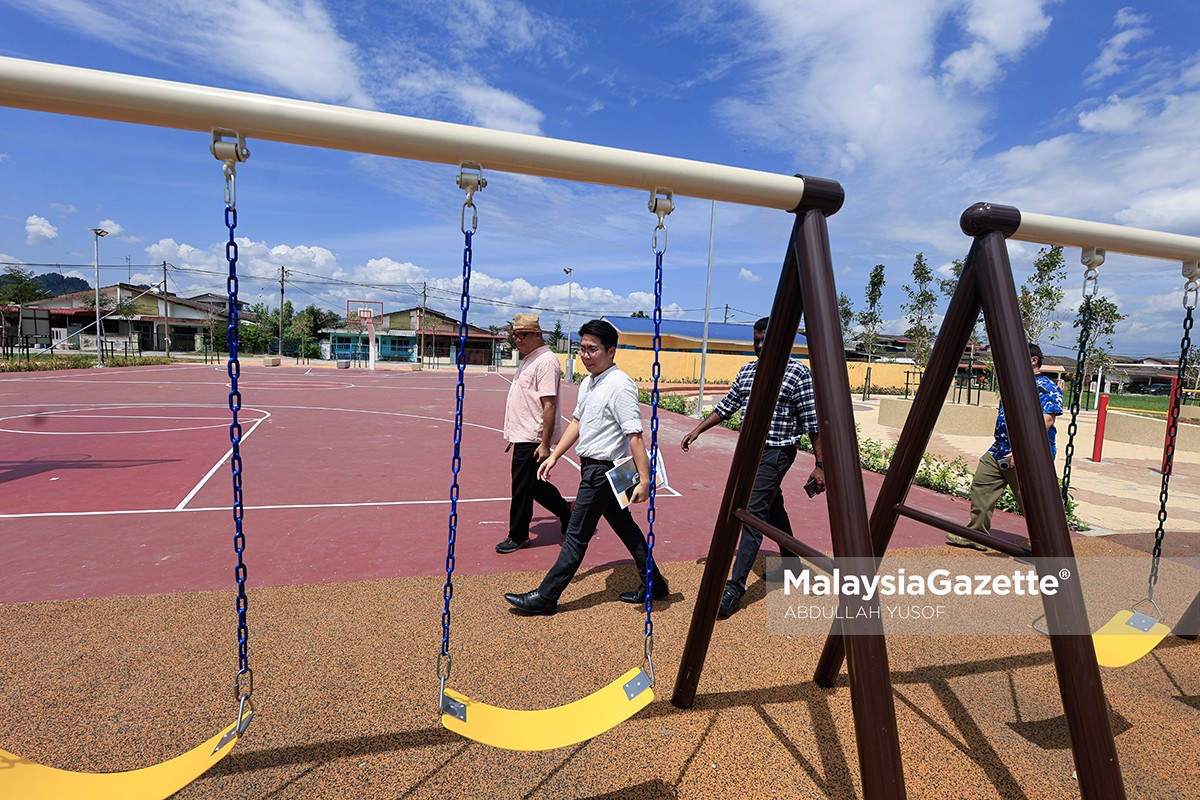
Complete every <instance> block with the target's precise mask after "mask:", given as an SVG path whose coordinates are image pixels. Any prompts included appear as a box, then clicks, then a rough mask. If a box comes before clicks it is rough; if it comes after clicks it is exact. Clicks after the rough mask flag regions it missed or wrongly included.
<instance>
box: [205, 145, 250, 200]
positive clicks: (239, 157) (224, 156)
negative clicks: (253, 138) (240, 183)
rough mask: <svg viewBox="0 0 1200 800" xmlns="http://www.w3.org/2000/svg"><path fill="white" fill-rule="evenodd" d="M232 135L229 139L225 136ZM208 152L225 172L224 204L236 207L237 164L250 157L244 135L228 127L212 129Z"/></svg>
mask: <svg viewBox="0 0 1200 800" xmlns="http://www.w3.org/2000/svg"><path fill="white" fill-rule="evenodd" d="M227 136H230V137H233V141H229V140H228V139H226V138H225V137H227ZM208 149H209V152H211V153H212V154H213V158H215V159H217V160H218V161H220V162H221V163H222V165H223V166H222V171H223V172H224V173H225V206H226V207H227V208H237V165H238V164H239V163H241V162H242V161H246V160H247V159H249V158H250V149H249V148H248V147H246V137H244V136H242V135H241V134H240V133H238V132H237V131H234V130H229V129H228V128H213V129H212V144H211V145H209V148H208Z"/></svg>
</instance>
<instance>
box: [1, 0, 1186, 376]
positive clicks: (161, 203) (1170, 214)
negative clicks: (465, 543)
mask: <svg viewBox="0 0 1200 800" xmlns="http://www.w3.org/2000/svg"><path fill="white" fill-rule="evenodd" d="M1198 22H1200V4H1196V3H1194V2H1190V1H1189V0H1161V1H1160V2H1155V3H1143V4H1141V5H1129V6H1127V5H1124V4H1122V3H1112V2H1103V1H1100V0H1088V2H1083V0H1063V1H1062V2H1053V1H1049V0H1009V2H1006V3H995V2H983V0H905V2H899V3H897V2H868V1H867V0H839V2H833V3H831V2H808V1H807V0H721V1H720V2H718V1H716V0H713V1H712V2H709V0H688V2H676V1H675V0H664V2H660V3H655V4H645V3H637V2H625V0H611V1H610V2H602V3H565V2H533V1H532V0H531V1H530V2H524V3H522V2H517V1H516V0H457V2H453V3H444V2H438V1H435V0H428V2H427V1H426V0H403V1H400V2H387V3H368V2H365V0H360V1H359V2H332V1H328V2H320V1H319V0H243V1H242V2H234V3H226V4H213V3H209V2H201V0H169V1H168V2H158V3H149V4H147V3H144V2H133V0H0V55H4V56H9V57H15V58H26V59H33V60H39V61H50V62H56V63H60V64H67V65H72V66H81V67H88V68H92V69H100V70H108V71H113V72H123V73H129V74H134V75H144V76H149V77H155V78H164V79H168V80H176V81H182V82H187V83H199V84H207V85H213V86H219V87H226V88H231V89H238V90H243V91H251V92H258V93H263V94H275V95H281V96H286V97H295V98H301V99H305V100H313V101H318V102H326V103H337V104H344V105H353V106H359V107H364V108H372V109H376V110H380V111H386V112H390V113H396V114H405V115H411V116H420V117H426V118H430V119H437V120H445V121H450V122H460V123H466V124H472V125H481V126H485V127H490V128H499V129H504V130H513V131H519V132H523V133H533V134H539V135H544V136H548V137H555V138H564V139H572V140H575V141H582V142H589V143H596V144H602V145H607V146H612V147H619V148H625V149H630V150H641V151H646V152H653V153H662V154H667V155H673V156H679V157H684V158H690V159H697V160H702V161H712V162H716V163H722V164H731V165H734V166H739V167H748V168H752V169H758V170H764V171H769V172H778V173H786V174H791V173H796V172H799V173H804V174H809V175H818V176H822V177H828V178H833V179H835V180H838V181H840V182H841V183H842V185H843V186H844V187H845V189H846V204H845V206H844V208H843V210H842V211H840V212H839V213H838V214H837V215H836V216H834V217H832V218H831V219H830V236H831V241H832V246H833V255H834V262H835V266H836V269H837V281H838V288H839V289H840V290H841V291H844V292H845V293H847V294H848V295H849V296H850V297H851V298H852V299H853V300H854V301H855V304H856V306H857V305H861V304H862V297H863V294H864V285H865V281H866V278H867V275H868V273H869V271H870V268H871V267H872V266H873V265H875V264H877V263H882V264H885V265H886V268H887V270H886V278H887V287H886V290H885V293H884V298H883V303H884V314H885V317H886V318H887V319H888V320H889V322H888V325H887V327H888V329H889V330H891V331H896V332H898V331H900V330H902V329H903V327H904V325H903V323H902V321H901V320H900V316H901V312H900V303H901V301H902V299H903V292H902V288H901V287H902V286H903V285H904V284H905V283H906V282H908V281H909V279H910V271H911V267H912V262H913V257H914V255H915V254H916V253H917V252H918V251H923V252H924V253H925V256H926V258H927V260H928V261H929V263H930V264H931V265H933V266H935V267H936V268H938V269H941V270H944V269H946V268H947V266H948V265H949V263H950V262H951V261H952V260H953V259H955V258H960V257H962V256H963V255H964V254H965V252H966V249H967V246H968V244H969V242H968V240H967V239H966V237H965V236H963V235H962V234H961V233H960V232H959V229H958V217H959V215H960V213H961V212H962V210H963V209H964V208H966V207H967V206H968V205H970V204H971V203H973V202H975V201H979V200H986V201H990V202H997V203H1006V204H1011V205H1015V206H1017V207H1019V208H1023V209H1025V210H1026V211H1034V212H1038V213H1043V214H1054V215H1060V216H1075V217H1081V218H1085V219H1093V220H1099V221H1103V222H1114V223H1118V224H1127V225H1135V226H1140V227H1149V228H1156V229H1161V230H1168V231H1173V232H1177V233H1184V234H1193V235H1200V181H1198V180H1197V178H1198V177H1200V158H1197V156H1196V153H1197V151H1198V148H1197V145H1198V144H1200V141H1198V140H1200V52H1198V48H1200V46H1197V45H1196V44H1195V37H1194V33H1195V31H1197V30H1200V25H1198V24H1197V23H1198ZM0 130H4V131H5V136H4V138H3V140H0V187H3V191H0V261H17V262H24V263H64V264H90V263H91V260H92V236H91V233H90V232H89V229H90V228H92V227H94V226H97V225H99V226H102V227H104V228H107V229H109V230H110V231H112V233H113V234H114V235H112V236H109V237H108V238H106V239H104V240H103V241H102V242H101V261H102V262H103V263H104V264H109V265H114V266H112V267H109V268H106V269H105V270H104V271H103V274H102V282H103V283H106V284H107V283H112V282H115V281H116V280H118V279H122V280H123V279H127V278H128V277H132V279H133V280H134V281H146V282H150V281H154V280H158V279H159V274H158V272H157V271H152V270H147V269H144V268H142V269H139V268H137V267H136V266H134V267H131V268H129V269H127V268H126V266H125V265H126V263H127V259H128V263H130V264H132V265H138V264H153V263H157V262H161V261H163V260H165V261H168V262H169V263H170V264H171V265H173V267H174V269H172V270H171V271H170V276H169V282H170V287H171V289H172V290H174V291H178V292H180V293H183V294H191V293H199V292H203V291H219V290H221V289H222V288H223V285H224V281H223V280H222V279H221V278H220V276H219V275H218V274H215V273H219V272H220V271H221V270H223V268H224V265H223V253H224V245H223V242H224V239H225V236H226V231H225V228H224V224H223V211H222V209H223V200H222V192H223V180H222V177H221V172H220V166H219V164H218V163H217V162H216V161H215V160H214V159H213V158H212V157H211V155H209V154H208V137H207V136H205V135H203V134H198V133H192V132H185V131H175V130H166V129H157V128H149V127H140V126H135V125H129V124H124V123H115V122H108V121H103V120H89V119H79V118H72V117H64V116H58V115H52V114H44V113H38V112H32V111H22V110H13V109H0ZM250 149H251V152H252V157H251V159H250V161H249V162H247V163H246V164H244V165H242V166H241V167H240V168H239V172H238V176H239V177H238V210H239V223H240V224H239V228H238V236H239V239H241V240H242V244H241V255H242V261H241V270H242V274H243V276H244V277H243V279H242V284H241V286H242V296H243V298H244V299H246V300H249V301H251V302H255V301H265V302H268V303H270V304H271V305H275V304H277V302H278V276H279V268H280V267H281V266H282V267H286V268H287V269H288V270H291V272H292V275H291V277H290V279H289V283H288V299H290V300H292V301H293V302H296V303H298V304H300V305H307V304H308V303H310V302H312V303H317V304H318V305H323V306H327V307H330V308H334V309H341V310H343V311H344V309H345V301H346V300H347V299H373V300H380V301H383V302H384V303H385V304H386V307H387V308H389V309H392V308H401V307H406V306H411V305H414V304H415V303H416V302H418V299H419V298H418V296H417V295H418V294H419V292H420V289H421V285H422V284H424V285H426V286H427V287H428V291H429V304H430V306H432V307H434V308H437V309H439V310H443V311H447V312H454V311H455V310H456V309H457V305H458V300H457V292H458V286H459V280H460V272H461V258H462V235H461V233H460V232H459V229H458V226H459V210H460V205H461V203H462V193H461V191H460V190H459V189H457V188H456V187H455V185H454V178H455V175H456V170H455V169H454V168H453V167H449V166H446V165H436V164H422V163H418V162H411V161H405V160H396V159H384V158H379V157H374V156H362V155H357V154H352V153H343V152H335V151H325V150H318V149H313V148H304V147H299V146H294V145H284V144H276V143H273V142H263V141H257V142H256V141H251V142H250ZM485 169H486V165H485ZM487 177H488V181H489V185H488V187H487V189H486V190H484V191H483V192H482V193H481V194H480V195H479V197H478V199H477V205H478V207H479V217H480V223H479V232H478V234H477V236H476V240H475V263H474V267H475V276H474V279H473V281H472V289H473V292H474V294H475V295H476V298H477V299H476V301H475V303H474V305H473V316H472V322H475V323H477V324H483V325H486V324H495V323H500V322H502V321H504V320H506V319H510V318H511V316H512V314H513V313H515V311H518V310H522V309H523V308H534V309H537V310H538V311H539V313H540V314H541V315H542V317H543V321H544V322H549V323H551V324H552V323H553V321H555V320H558V319H561V320H563V321H564V322H565V318H566V309H567V303H568V285H567V276H566V275H565V274H564V273H563V271H562V270H563V269H564V268H571V269H573V270H574V272H573V273H572V278H573V285H572V286H571V287H570V291H569V293H570V301H571V305H572V307H573V309H574V310H573V319H574V320H579V319H581V318H583V317H584V316H585V315H589V316H592V315H599V314H602V313H603V314H610V315H621V314H628V313H630V312H632V311H637V310H645V311H649V310H650V308H651V303H652V296H651V294H650V292H651V291H652V288H653V253H652V252H651V248H650V241H651V232H652V229H653V226H654V218H653V217H652V216H651V215H650V214H649V213H648V212H647V211H646V199H647V197H646V196H645V195H643V194H642V193H640V192H634V191H630V190H622V189H613V188H605V187H596V186H591V185H587V184H575V183H569V182H562V181H554V180H547V179H540V178H531V177H527V176H520V175H511V174H504V173H487ZM710 210H711V204H710V203H709V201H703V200H695V199H688V198H681V199H680V200H679V202H678V208H677V210H676V211H675V212H674V213H673V214H672V215H671V216H670V217H669V218H668V228H669V231H670V233H669V249H668V251H667V254H666V259H665V265H666V272H665V293H666V306H665V308H666V309H667V313H668V314H669V315H673V316H676V317H680V318H686V319H701V318H702V317H703V314H704V305H705V302H704V300H705V294H704V290H705V279H706V269H707V258H708V245H709V237H708V233H709V215H710ZM716 221H717V224H716V236H715V264H714V274H713V289H712V312H713V314H714V317H713V318H714V319H717V320H718V321H719V320H721V319H723V318H724V317H725V307H726V304H728V306H729V307H730V308H731V309H732V311H731V314H732V319H733V320H734V321H745V322H749V321H752V320H753V319H754V318H756V317H757V316H759V315H761V314H764V313H766V312H767V311H768V310H769V307H770V296H771V293H772V291H773V289H774V286H775V282H776V277H777V275H778V269H779V264H780V262H781V259H782V256H783V252H784V249H785V246H786V240H787V235H788V231H789V229H790V224H791V217H790V215H788V214H787V213H785V212H779V211H772V210H768V209H757V208H746V207H740V206H735V205H730V204H723V203H718V204H717V205H716ZM1036 252H1037V246H1036V245H1029V244H1024V243H1017V242H1011V243H1010V253H1011V254H1012V257H1013V261H1014V267H1015V268H1016V270H1017V278H1018V282H1020V280H1021V279H1022V278H1023V277H1024V276H1025V275H1027V274H1028V272H1029V271H1030V264H1031V263H1032V260H1033V258H1034V257H1035V255H1036ZM1067 261H1068V265H1069V266H1070V268H1071V271H1070V276H1069V278H1068V280H1067V290H1068V297H1067V300H1066V301H1065V302H1064V307H1063V309H1062V315H1063V317H1064V318H1066V319H1067V322H1066V325H1065V326H1064V330H1063V332H1062V334H1061V335H1060V338H1059V340H1058V341H1057V342H1054V343H1045V344H1049V349H1048V352H1050V353H1052V354H1065V353H1067V352H1068V351H1069V350H1071V349H1072V348H1073V339H1074V336H1073V334H1072V332H1071V331H1070V330H1069V325H1070V318H1071V317H1073V314H1072V313H1071V310H1070V309H1071V307H1072V306H1073V305H1074V304H1076V303H1077V302H1078V298H1079V293H1080V287H1081V284H1082V272H1081V268H1080V266H1079V252H1078V250H1070V249H1069V250H1068V251H1067ZM72 272H74V273H78V274H79V275H80V276H81V277H84V278H85V279H87V280H89V281H90V280H91V278H92V273H91V270H90V268H85V269H78V270H73V271H72ZM354 284H365V285H366V286H362V285H354ZM367 287H374V288H367ZM1100 288H1101V292H1102V293H1104V294H1105V295H1107V296H1109V297H1111V298H1112V299H1114V300H1115V301H1116V302H1117V303H1118V304H1119V306H1120V307H1121V309H1122V310H1123V311H1125V312H1126V313H1128V314H1129V315H1130V317H1129V319H1128V320H1126V322H1125V323H1123V324H1122V326H1121V328H1120V330H1119V331H1118V336H1117V345H1118V351H1119V352H1121V353H1124V354H1129V355H1160V356H1175V355H1178V343H1179V337H1180V332H1181V328H1182V326H1181V318H1182V303H1181V299H1182V288H1183V282H1182V279H1181V277H1180V274H1179V265H1178V264H1172V263H1169V262H1163V261H1153V260H1144V259H1134V258H1129V257H1122V256H1117V255H1110V257H1109V260H1108V262H1107V263H1106V264H1105V265H1104V267H1103V268H1102V270H1101V277H1100ZM1056 345H1058V346H1056Z"/></svg>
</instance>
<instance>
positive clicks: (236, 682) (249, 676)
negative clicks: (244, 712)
mask: <svg viewBox="0 0 1200 800" xmlns="http://www.w3.org/2000/svg"><path fill="white" fill-rule="evenodd" d="M243 675H245V676H246V689H245V691H243V690H242V676H243ZM253 696H254V670H252V669H250V668H249V667H246V669H245V671H244V672H239V673H238V674H237V675H234V676H233V699H235V700H237V701H238V702H241V701H243V700H249V699H250V698H251V697H253Z"/></svg>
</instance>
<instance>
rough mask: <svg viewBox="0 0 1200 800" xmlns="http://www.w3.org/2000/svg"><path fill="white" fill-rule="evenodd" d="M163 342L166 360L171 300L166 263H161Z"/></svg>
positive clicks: (168, 353)
mask: <svg viewBox="0 0 1200 800" xmlns="http://www.w3.org/2000/svg"><path fill="white" fill-rule="evenodd" d="M162 267H163V313H164V314H165V316H164V317H163V342H164V343H165V346H166V348H167V358H170V357H171V300H170V295H168V294H167V262H165V261H164V262H163V265H162Z"/></svg>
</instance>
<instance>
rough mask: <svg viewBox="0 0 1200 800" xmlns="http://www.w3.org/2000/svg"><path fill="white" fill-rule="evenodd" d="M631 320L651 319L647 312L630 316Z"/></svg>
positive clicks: (636, 312)
mask: <svg viewBox="0 0 1200 800" xmlns="http://www.w3.org/2000/svg"><path fill="white" fill-rule="evenodd" d="M629 316H630V318H631V319H649V317H647V316H646V312H645V311H635V312H633V313H632V314H630V315H629Z"/></svg>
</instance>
